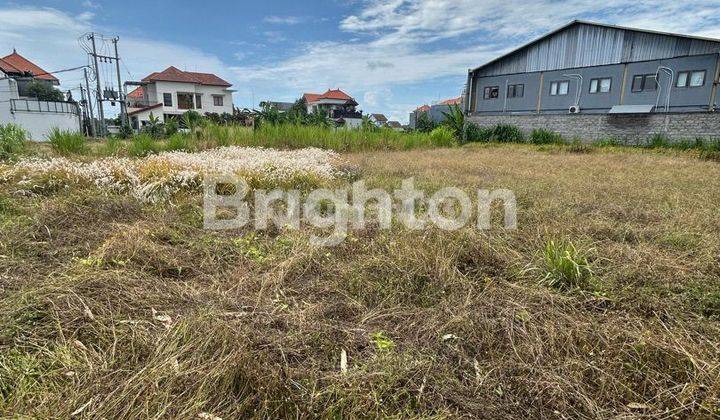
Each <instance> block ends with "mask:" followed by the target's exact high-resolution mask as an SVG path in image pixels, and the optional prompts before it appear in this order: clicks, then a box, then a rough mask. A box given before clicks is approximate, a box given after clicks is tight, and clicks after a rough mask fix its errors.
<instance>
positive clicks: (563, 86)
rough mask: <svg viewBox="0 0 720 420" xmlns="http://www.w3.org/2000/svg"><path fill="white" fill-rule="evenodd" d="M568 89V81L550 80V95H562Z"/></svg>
mask: <svg viewBox="0 0 720 420" xmlns="http://www.w3.org/2000/svg"><path fill="white" fill-rule="evenodd" d="M568 91H570V82H569V81H563V82H551V83H550V96H564V95H567V94H568Z"/></svg>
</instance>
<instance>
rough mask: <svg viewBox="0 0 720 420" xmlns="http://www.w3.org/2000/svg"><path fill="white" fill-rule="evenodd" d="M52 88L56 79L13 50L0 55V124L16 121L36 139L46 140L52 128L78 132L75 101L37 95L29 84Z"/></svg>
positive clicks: (78, 116) (56, 83)
mask: <svg viewBox="0 0 720 420" xmlns="http://www.w3.org/2000/svg"><path fill="white" fill-rule="evenodd" d="M38 84H42V85H46V86H45V87H46V88H47V89H55V87H56V86H58V85H60V81H59V80H58V79H57V78H56V77H55V76H53V75H52V74H50V73H48V72H47V71H45V70H43V69H42V68H41V67H40V66H38V65H37V64H35V63H33V62H32V61H30V60H28V59H27V58H25V57H23V56H22V55H20V54H19V53H18V52H17V51H15V50H13V52H12V54H9V55H6V56H4V57H1V58H0V124H8V123H12V124H16V125H18V126H20V127H22V128H23V129H24V130H25V131H26V132H27V133H28V135H29V136H30V139H32V140H36V141H43V140H46V138H47V135H48V134H49V133H50V132H51V131H52V129H53V128H58V129H61V130H68V131H80V109H79V107H78V105H77V103H75V102H69V101H65V100H64V99H65V98H64V97H63V95H61V94H59V93H58V95H57V96H58V98H50V99H53V100H45V99H48V98H38V97H37V96H36V93H34V92H33V89H34V87H33V85H38Z"/></svg>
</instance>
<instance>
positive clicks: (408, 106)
mask: <svg viewBox="0 0 720 420" xmlns="http://www.w3.org/2000/svg"><path fill="white" fill-rule="evenodd" d="M575 18H581V19H587V20H595V21H600V22H605V23H612V24H618V25H626V26H636V27H641V28H647V29H656V30H664V31H671V32H681V33H688V34H696V35H703V36H710V37H718V38H720V0H710V1H683V2H658V1H649V0H635V1H626V0H605V1H603V2H597V1H596V0H570V1H558V0H537V1H535V2H532V3H531V4H527V2H526V1H520V0H484V1H477V0H368V1H361V0H326V1H297V0H294V1H286V0H282V1H273V0H267V1H205V2H198V1H192V2H190V1H169V0H163V1H134V0H125V1H107V2H106V1H102V0H77V1H75V0H63V1H59V0H56V1H23V2H22V3H20V2H13V1H10V2H3V1H0V53H2V54H3V55H4V53H9V52H10V51H11V50H12V48H13V47H17V49H18V51H19V52H21V53H22V54H23V55H25V56H27V57H28V58H30V59H31V60H33V61H35V62H37V63H38V64H40V65H41V66H42V67H44V68H45V69H46V70H56V69H62V68H68V67H74V66H77V65H82V64H85V63H86V62H87V57H86V56H85V54H84V52H83V50H82V49H81V48H80V46H79V45H78V42H77V38H78V37H79V36H81V35H82V34H83V33H86V32H88V31H96V32H100V33H103V34H105V35H118V36H120V44H119V46H120V54H121V56H122V57H123V59H124V63H123V68H122V76H123V79H136V80H137V79H140V78H142V77H144V76H146V75H147V74H149V73H151V72H153V71H159V70H162V69H164V68H166V67H167V66H170V65H175V66H177V67H179V68H181V69H186V70H193V71H205V72H212V73H216V74H218V75H219V76H221V77H223V78H225V79H226V80H228V81H230V82H231V83H233V84H234V86H233V88H234V89H236V90H237V92H236V94H235V95H234V102H235V105H236V106H238V107H251V106H253V104H257V103H258V102H259V101H261V100H265V99H270V100H282V101H290V100H294V99H296V98H297V97H299V96H300V95H301V94H302V93H303V92H323V91H325V90H326V89H328V88H341V89H343V90H345V91H346V92H348V93H349V94H351V95H353V96H354V97H355V98H356V99H357V100H358V102H359V103H360V105H361V108H362V109H363V110H364V111H365V112H379V113H384V114H386V115H388V116H389V117H391V118H392V119H398V120H400V121H403V122H406V121H407V114H408V112H409V111H410V110H412V109H414V108H415V107H416V106H418V105H422V104H424V103H432V102H433V101H438V100H441V99H446V98H451V97H454V96H459V94H460V92H461V90H462V87H463V83H464V82H465V77H466V74H467V69H468V68H470V67H476V66H478V65H480V64H482V63H484V62H486V61H488V60H489V59H491V58H493V57H495V56H497V55H498V54H501V53H503V52H506V51H507V50H509V49H512V48H513V47H516V46H518V45H520V44H522V43H524V42H527V41H529V40H531V39H533V38H535V37H537V36H539V35H541V34H542V33H544V32H546V31H548V30H550V29H553V28H556V27H558V26H561V25H563V24H565V23H567V22H569V21H570V20H572V19H575ZM81 76H82V74H81V73H80V72H74V73H64V74H62V75H60V78H61V80H62V82H63V87H68V88H71V87H76V86H77V85H78V84H79V83H80V81H81Z"/></svg>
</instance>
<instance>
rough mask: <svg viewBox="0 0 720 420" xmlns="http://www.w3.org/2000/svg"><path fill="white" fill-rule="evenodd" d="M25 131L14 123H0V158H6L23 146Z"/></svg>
mask: <svg viewBox="0 0 720 420" xmlns="http://www.w3.org/2000/svg"><path fill="white" fill-rule="evenodd" d="M25 141H27V133H26V132H25V130H23V129H22V127H20V126H18V125H15V124H6V125H2V124H0V160H8V159H11V158H13V157H14V155H16V154H18V153H20V152H22V151H23V149H24V148H25Z"/></svg>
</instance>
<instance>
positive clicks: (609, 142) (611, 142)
mask: <svg viewBox="0 0 720 420" xmlns="http://www.w3.org/2000/svg"><path fill="white" fill-rule="evenodd" d="M593 146H596V147H621V146H625V142H623V141H622V140H620V139H617V138H614V137H608V138H606V139H602V140H598V141H596V142H594V143H593Z"/></svg>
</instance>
